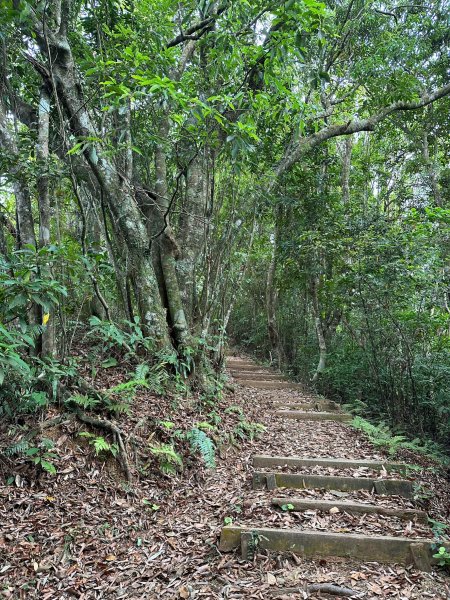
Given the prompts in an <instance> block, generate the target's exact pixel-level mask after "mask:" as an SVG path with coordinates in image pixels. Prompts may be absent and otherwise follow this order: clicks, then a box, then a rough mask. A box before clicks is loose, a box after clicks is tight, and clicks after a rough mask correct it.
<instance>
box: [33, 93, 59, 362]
mask: <svg viewBox="0 0 450 600" xmlns="http://www.w3.org/2000/svg"><path fill="white" fill-rule="evenodd" d="M49 133H50V96H49V94H48V92H47V90H46V88H45V87H44V86H43V87H42V89H41V95H40V98H39V109H38V137H37V144H36V160H37V166H38V177H37V192H38V206H39V246H40V248H44V247H45V246H49V245H50V214H51V210H50V195H49V178H48V169H49V164H48V161H49ZM41 272H42V274H43V275H44V276H46V277H51V273H50V269H49V267H48V266H47V264H43V265H41ZM55 315H56V312H55V311H51V310H50V309H49V310H48V313H47V314H46V315H45V319H43V321H42V322H43V323H44V321H45V322H46V324H45V325H44V331H43V332H42V336H41V354H42V356H44V357H45V356H50V357H53V356H55V353H56V346H55V332H56V328H55Z"/></svg>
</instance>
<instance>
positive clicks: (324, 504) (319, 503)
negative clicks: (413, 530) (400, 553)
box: [272, 497, 428, 524]
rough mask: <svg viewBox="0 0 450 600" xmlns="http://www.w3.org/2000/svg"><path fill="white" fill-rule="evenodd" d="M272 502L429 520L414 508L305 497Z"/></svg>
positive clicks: (281, 504) (302, 509)
mask: <svg viewBox="0 0 450 600" xmlns="http://www.w3.org/2000/svg"><path fill="white" fill-rule="evenodd" d="M272 504H273V505H274V506H279V507H280V508H281V507H282V506H286V505H287V504H290V505H291V506H292V507H293V508H289V510H290V511H304V510H319V511H323V512H325V513H330V512H331V511H332V510H333V509H338V511H339V512H347V513H349V514H351V515H352V514H358V515H364V514H377V515H383V516H385V517H397V518H399V519H402V520H405V521H416V522H418V523H424V524H426V523H427V522H428V516H427V513H426V512H424V511H422V510H416V509H412V508H410V509H408V508H388V507H385V506H377V505H374V504H363V503H357V502H342V501H339V502H333V501H330V500H314V499H310V500H309V499H304V498H290V497H286V498H272ZM335 512H337V511H335Z"/></svg>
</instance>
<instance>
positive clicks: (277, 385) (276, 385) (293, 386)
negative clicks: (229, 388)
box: [239, 379, 303, 390]
mask: <svg viewBox="0 0 450 600" xmlns="http://www.w3.org/2000/svg"><path fill="white" fill-rule="evenodd" d="M239 384H240V385H245V386H247V387H254V388H258V389H261V390H285V389H289V390H301V389H303V388H302V386H301V385H299V384H298V383H290V382H288V381H264V380H259V379H242V380H239Z"/></svg>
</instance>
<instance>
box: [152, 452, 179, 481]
mask: <svg viewBox="0 0 450 600" xmlns="http://www.w3.org/2000/svg"><path fill="white" fill-rule="evenodd" d="M150 452H151V453H152V454H154V455H155V456H156V458H157V459H158V463H159V468H160V470H161V472H162V473H164V474H165V475H174V474H175V473H176V472H177V471H180V470H182V468H183V459H182V458H181V456H180V455H179V454H178V452H176V451H175V449H174V447H173V445H172V444H154V445H152V446H150Z"/></svg>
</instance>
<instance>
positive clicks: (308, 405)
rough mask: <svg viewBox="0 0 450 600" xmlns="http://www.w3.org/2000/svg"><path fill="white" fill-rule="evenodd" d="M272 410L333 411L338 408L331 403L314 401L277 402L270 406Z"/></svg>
mask: <svg viewBox="0 0 450 600" xmlns="http://www.w3.org/2000/svg"><path fill="white" fill-rule="evenodd" d="M272 410H273V411H280V410H282V411H285V410H289V411H293V410H298V411H302V412H304V411H305V410H317V411H319V412H333V411H335V410H336V411H337V410H339V408H338V407H337V406H333V405H332V404H316V403H314V402H305V403H304V404H279V405H277V406H272Z"/></svg>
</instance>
